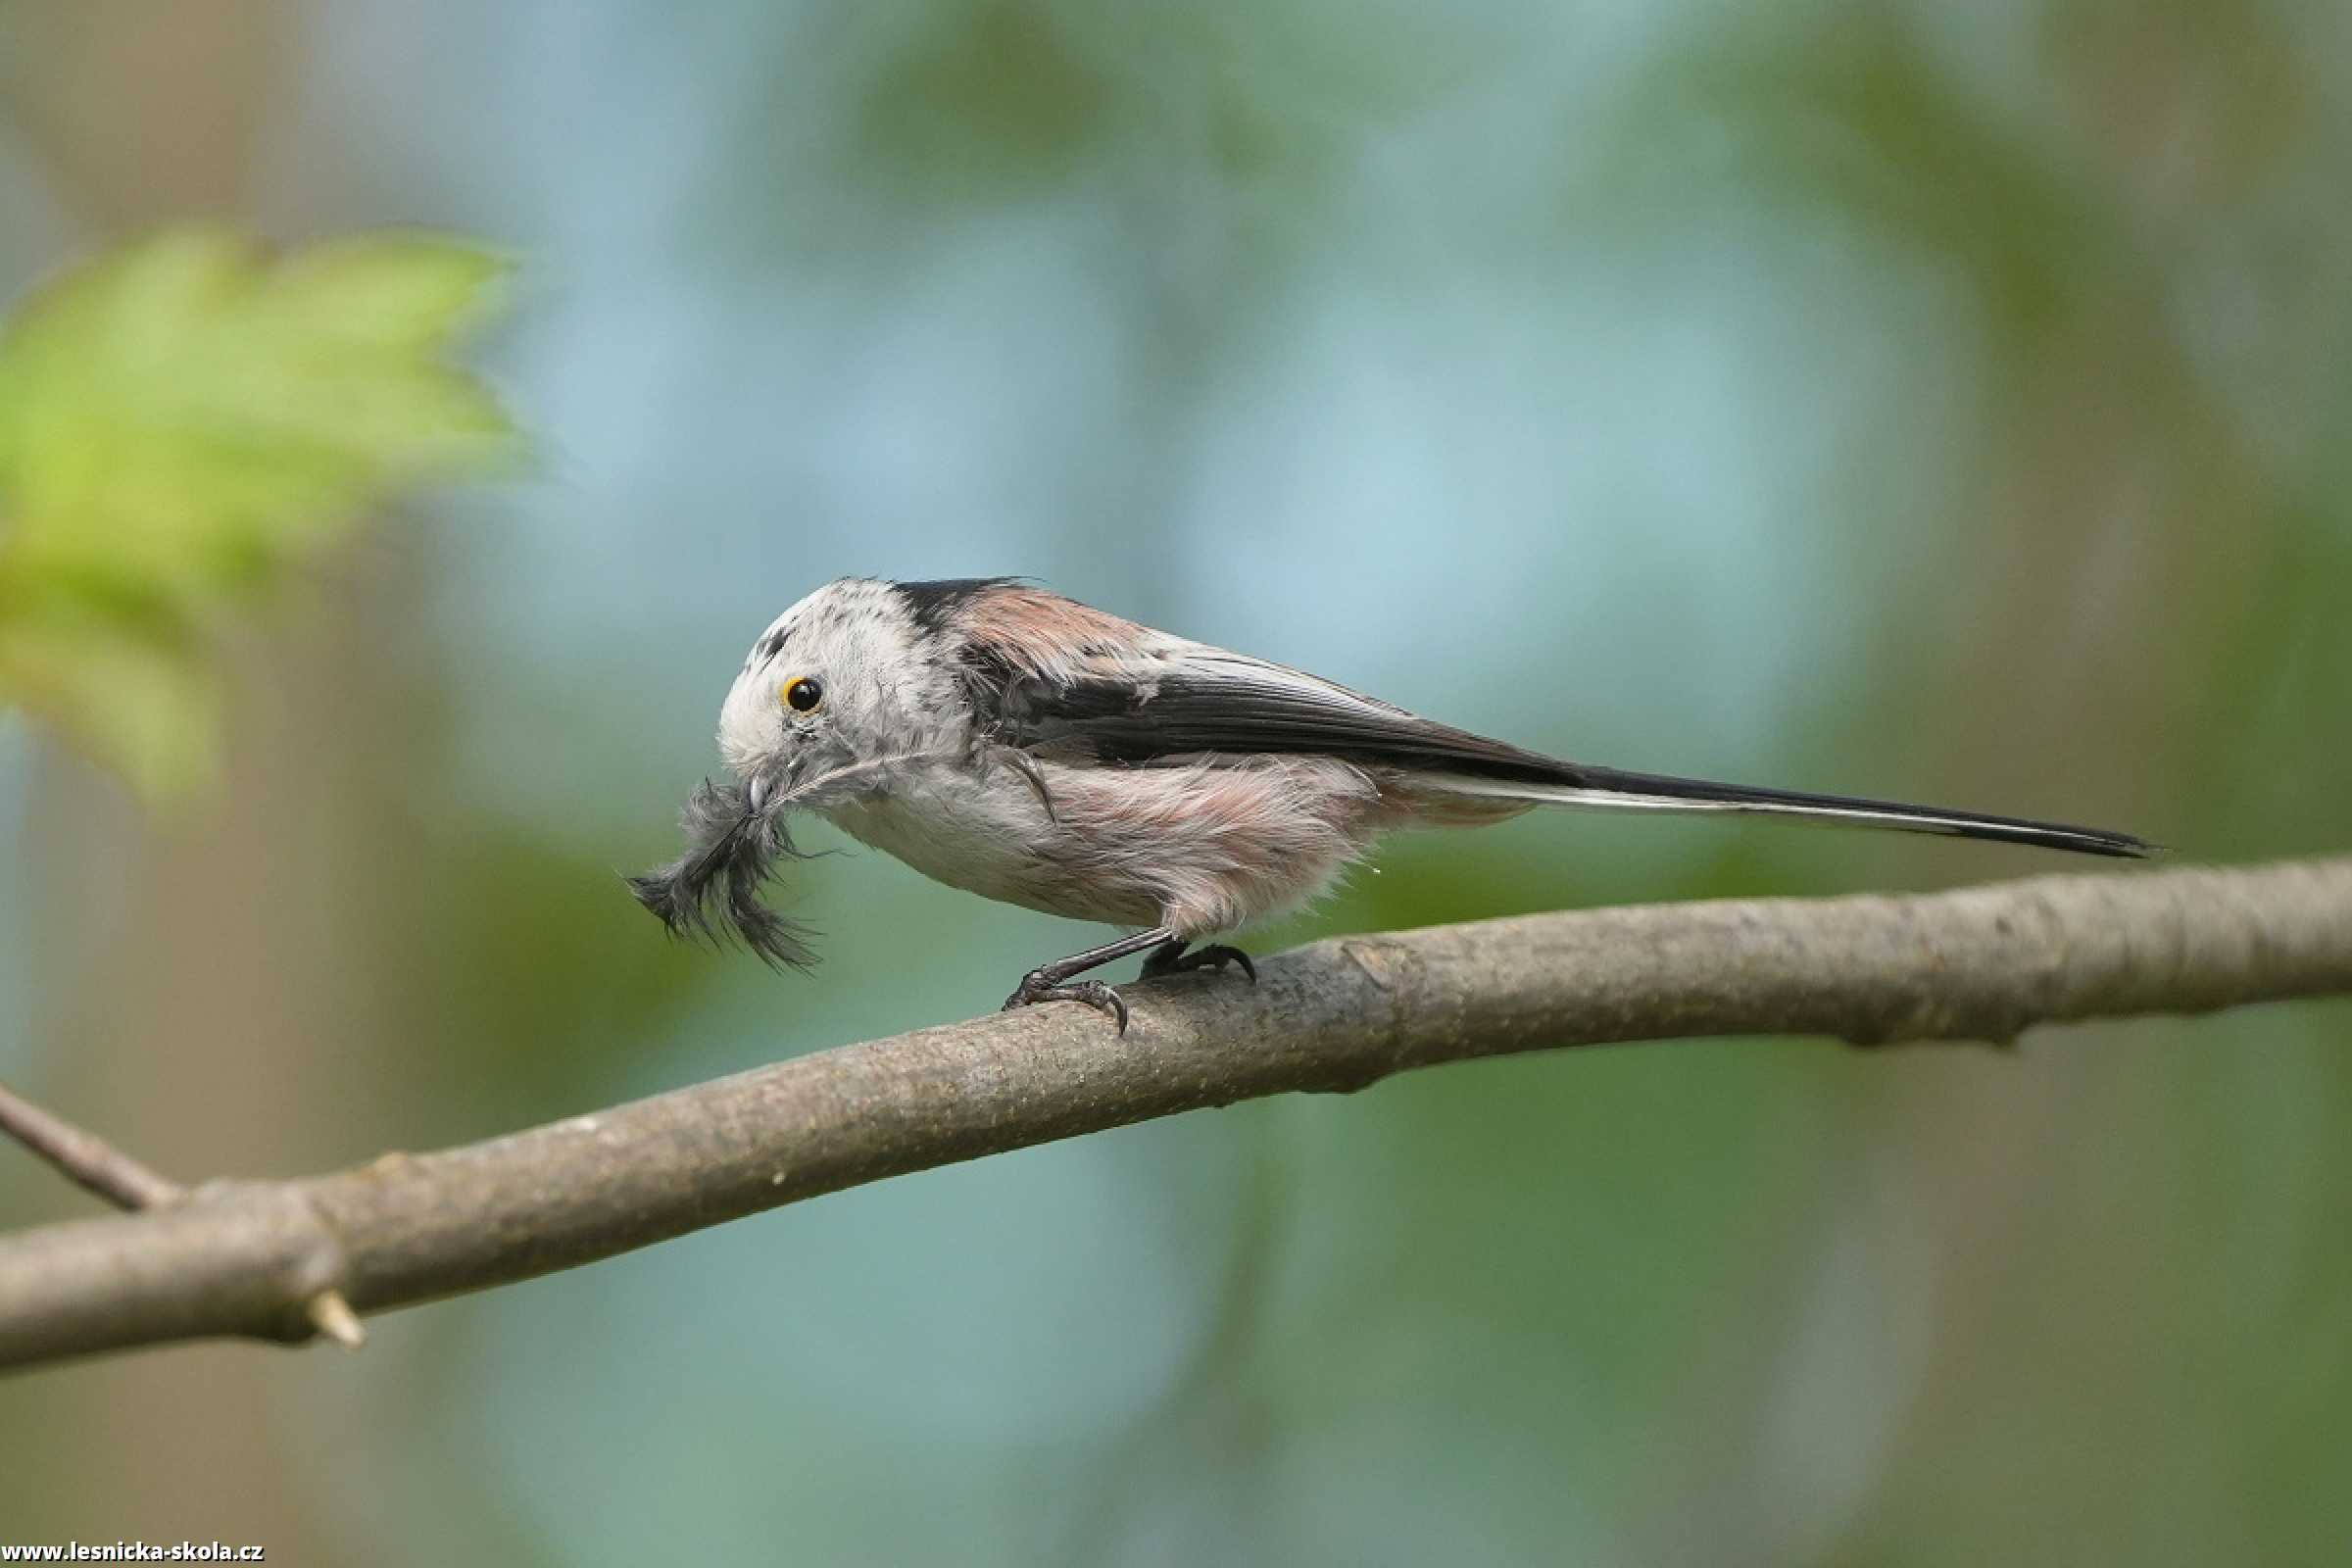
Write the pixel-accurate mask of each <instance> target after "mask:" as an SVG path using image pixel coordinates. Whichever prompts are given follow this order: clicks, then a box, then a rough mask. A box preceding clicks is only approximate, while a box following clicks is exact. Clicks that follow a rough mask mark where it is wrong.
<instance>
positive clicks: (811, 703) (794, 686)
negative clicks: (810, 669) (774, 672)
mask: <svg viewBox="0 0 2352 1568" xmlns="http://www.w3.org/2000/svg"><path fill="white" fill-rule="evenodd" d="M781 695H782V696H783V698H784V706H785V707H786V708H789V709H791V710H792V711H794V712H796V713H806V712H808V711H809V710H811V709H813V708H814V707H816V705H817V704H819V703H821V702H823V701H824V700H825V689H824V688H823V687H822V686H819V685H818V684H817V683H816V682H815V681H812V680H810V679H809V677H808V676H806V675H803V676H802V677H801V678H800V679H799V680H796V681H793V682H791V683H789V684H788V685H786V686H785V688H784V690H783V692H782V694H781Z"/></svg>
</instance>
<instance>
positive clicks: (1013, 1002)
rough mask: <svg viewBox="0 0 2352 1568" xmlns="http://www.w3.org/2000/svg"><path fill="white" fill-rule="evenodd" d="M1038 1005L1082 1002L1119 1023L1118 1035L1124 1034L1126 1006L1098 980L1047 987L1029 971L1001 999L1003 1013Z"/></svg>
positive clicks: (1115, 993) (1044, 982)
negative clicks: (1011, 992)
mask: <svg viewBox="0 0 2352 1568" xmlns="http://www.w3.org/2000/svg"><path fill="white" fill-rule="evenodd" d="M1041 1002H1083V1003H1085V1004H1086V1005H1088V1006H1090V1007H1092V1008H1094V1009H1095V1010H1096V1011H1098V1012H1101V1013H1105V1014H1107V1015H1108V1016H1110V1017H1112V1018H1115V1019H1116V1020H1118V1025H1119V1033H1120V1034H1122V1035H1123V1034H1125V1033H1126V1032H1127V1004H1126V1003H1125V1002H1124V1001H1122V1000H1120V997H1119V994H1118V993H1117V992H1116V991H1113V990H1111V989H1110V987H1108V986H1106V985H1104V984H1103V982H1102V981H1100V980H1072V981H1068V982H1066V983H1065V984H1062V985H1049V984H1047V982H1046V977H1045V975H1044V974H1042V973H1040V972H1039V971H1038V970H1035V969H1032V970H1030V971H1029V972H1028V973H1027V974H1025V975H1023V976H1021V984H1020V989H1019V990H1017V991H1015V992H1013V994H1012V995H1011V996H1009V997H1006V998H1005V1006H1004V1010H1005V1011H1006V1012H1010V1011H1011V1010H1012V1009H1013V1008H1015V1007H1028V1006H1034V1005H1037V1004H1038V1003H1041Z"/></svg>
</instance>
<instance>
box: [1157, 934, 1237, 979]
mask: <svg viewBox="0 0 2352 1568" xmlns="http://www.w3.org/2000/svg"><path fill="white" fill-rule="evenodd" d="M1187 946H1188V944H1187V943H1186V942H1185V941H1184V939H1183V938H1181V937H1179V938H1177V939H1176V940H1175V941H1173V942H1162V943H1161V944H1160V945H1159V946H1158V947H1156V948H1153V949H1152V951H1151V952H1150V953H1147V954H1145V955H1144V978H1145V979H1147V980H1156V979H1158V978H1159V977H1160V976H1161V975H1165V974H1191V973H1192V972H1193V971H1194V970H1195V969H1222V968H1224V967H1225V966H1226V965H1227V964H1229V963H1238V964H1240V965H1241V966H1242V973H1244V974H1246V975H1248V976H1249V977H1250V984H1251V985H1255V984H1257V965H1256V964H1254V963H1251V962H1250V955H1248V954H1247V953H1244V952H1243V951H1242V950H1241V949H1239V948H1229V947H1227V946H1225V944H1223V943H1222V942H1212V943H1210V944H1209V945H1208V946H1207V947H1204V948H1194V949H1193V951H1192V952H1190V953H1187V952H1185V951H1184V950H1185V948H1186V947H1187Z"/></svg>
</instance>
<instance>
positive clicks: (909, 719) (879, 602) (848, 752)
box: [718, 578, 968, 810]
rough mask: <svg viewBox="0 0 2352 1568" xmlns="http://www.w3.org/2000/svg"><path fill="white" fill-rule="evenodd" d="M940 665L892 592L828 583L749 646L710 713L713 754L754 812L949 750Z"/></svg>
mask: <svg viewBox="0 0 2352 1568" xmlns="http://www.w3.org/2000/svg"><path fill="white" fill-rule="evenodd" d="M949 663H950V661H949V659H948V656H947V651H946V650H945V649H943V648H942V646H941V645H940V642H939V639H938V638H937V637H936V636H935V635H933V634H931V633H930V632H929V631H928V630H927V629H926V628H925V627H924V626H923V625H922V624H921V623H920V621H919V620H918V619H917V617H916V614H915V613H914V610H913V609H912V608H911V606H910V604H909V602H908V600H907V597H906V595H905V594H904V593H903V592H902V591H901V590H900V589H899V588H898V587H897V586H896V585H895V584H892V583H887V582H876V581H873V580H870V579H866V578H844V579H842V580H841V581H838V582H831V583H827V584H826V585H825V586H824V587H822V588H819V589H818V590H816V592H814V593H812V594H810V595H809V597H808V598H806V599H804V600H802V601H801V602H800V603H799V604H797V605H794V606H793V607H792V608H791V609H790V610H787V611H786V612H784V613H783V614H781V615H778V616H777V617H776V619H775V620H774V622H773V623H772V624H770V625H769V626H768V628H767V630H766V631H764V632H762V633H761V634H760V638H759V640H758V641H757V642H755V643H754V644H753V645H752V651H751V655H750V657H749V658H747V659H746V660H745V661H744V664H743V672H742V673H741V674H740V675H738V676H736V677H735V684H734V686H733V688H732V689H730V690H729V691H728V693H727V700H726V703H725V704H724V706H722V707H721V708H720V710H719V718H718V747H719V753H720V755H721V756H722V757H723V758H724V759H725V760H726V764H727V767H728V769H729V770H730V771H732V772H733V773H734V774H735V776H736V777H738V778H740V779H741V780H743V782H744V785H745V787H746V788H747V789H748V790H749V791H750V792H751V798H752V801H753V803H754V804H753V809H755V810H758V809H760V808H761V807H762V806H764V805H765V803H766V802H767V800H768V799H770V798H771V797H773V796H776V795H779V794H781V792H783V791H786V790H796V789H797V790H807V789H809V788H811V787H821V781H822V780H824V779H825V778H827V777H828V776H832V775H837V774H839V773H840V772H841V770H842V769H844V768H850V767H854V766H856V765H857V764H859V763H867V762H880V761H883V760H887V759H890V758H894V757H900V756H905V755H907V754H909V753H913V752H919V751H924V750H928V749H933V748H938V747H943V746H946V745H949V744H952V743H953V742H954V741H955V740H956V736H955V735H953V734H951V733H950V731H953V730H956V728H957V727H958V725H963V726H964V727H966V728H967V729H968V720H967V719H966V718H965V717H964V714H965V712H966V709H965V707H964V705H963V703H962V702H961V701H960V700H959V696H958V693H957V689H956V676H955V673H954V671H953V670H952V669H951V668H950V667H949Z"/></svg>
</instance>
